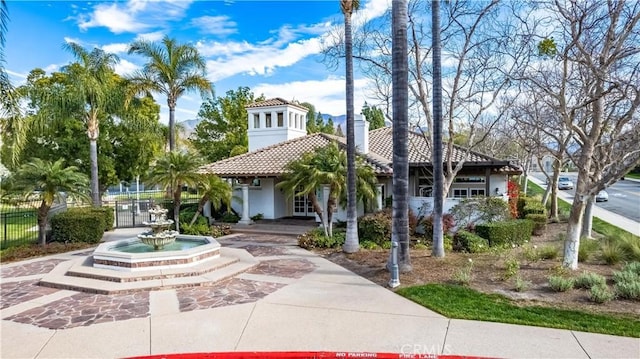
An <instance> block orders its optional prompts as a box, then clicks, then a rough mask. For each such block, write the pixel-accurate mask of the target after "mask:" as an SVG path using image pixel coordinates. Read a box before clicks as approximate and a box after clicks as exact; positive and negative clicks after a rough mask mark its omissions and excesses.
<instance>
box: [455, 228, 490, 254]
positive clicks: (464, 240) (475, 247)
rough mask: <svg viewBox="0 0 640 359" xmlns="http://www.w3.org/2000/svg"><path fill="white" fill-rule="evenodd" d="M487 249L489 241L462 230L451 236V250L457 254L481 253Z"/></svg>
mask: <svg viewBox="0 0 640 359" xmlns="http://www.w3.org/2000/svg"><path fill="white" fill-rule="evenodd" d="M488 249H489V241H488V240H486V239H485V238H482V237H480V236H478V235H477V234H475V233H471V232H468V231H465V230H463V229H461V230H459V231H458V232H456V234H455V235H454V236H453V250H455V251H458V252H468V253H481V252H485V251H487V250H488Z"/></svg>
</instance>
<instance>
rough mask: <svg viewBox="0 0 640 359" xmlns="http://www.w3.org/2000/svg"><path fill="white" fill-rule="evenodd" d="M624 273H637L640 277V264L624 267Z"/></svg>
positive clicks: (631, 263)
mask: <svg viewBox="0 0 640 359" xmlns="http://www.w3.org/2000/svg"><path fill="white" fill-rule="evenodd" d="M622 271H623V272H630V273H635V274H637V275H638V276H640V262H630V263H627V264H625V265H624V267H622Z"/></svg>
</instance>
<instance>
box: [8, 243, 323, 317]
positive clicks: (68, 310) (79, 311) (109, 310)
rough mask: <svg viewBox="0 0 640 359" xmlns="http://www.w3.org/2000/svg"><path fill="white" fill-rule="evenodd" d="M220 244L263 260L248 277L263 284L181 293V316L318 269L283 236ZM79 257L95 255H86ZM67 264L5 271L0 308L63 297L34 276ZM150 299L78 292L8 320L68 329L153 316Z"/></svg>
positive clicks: (231, 282) (259, 293)
mask: <svg viewBox="0 0 640 359" xmlns="http://www.w3.org/2000/svg"><path fill="white" fill-rule="evenodd" d="M221 243H222V244H223V245H227V246H230V247H236V248H244V249H245V250H247V251H248V252H249V253H251V254H252V255H254V256H255V257H257V258H258V259H260V258H261V257H262V258H264V259H263V260H262V261H261V262H260V263H259V264H258V265H257V266H256V267H254V268H252V269H251V270H249V271H248V272H246V273H248V274H252V275H263V276H265V278H264V280H261V279H260V277H259V276H258V277H256V276H254V277H252V278H251V279H242V278H237V277H234V278H230V279H228V280H225V281H223V282H218V283H214V284H212V285H211V286H203V287H191V288H181V289H176V296H177V299H178V302H179V309H180V311H183V312H186V311H193V310H201V309H207V308H215V307H221V306H230V305H236V304H242V303H251V302H255V301H257V300H259V299H261V298H264V297H265V296H267V295H269V294H271V293H274V292H275V291H277V290H279V289H281V288H283V287H284V286H286V284H282V283H278V280H269V277H284V278H288V280H291V279H299V278H302V277H303V276H304V275H305V274H308V273H310V272H312V271H313V270H314V268H315V265H314V264H313V263H311V262H309V261H308V260H306V259H300V258H295V257H292V256H293V255H294V254H293V253H292V252H290V251H289V250H288V249H287V245H290V244H292V243H291V239H284V240H283V239H282V237H279V236H275V235H251V236H247V235H244V236H238V237H235V238H233V239H232V240H225V241H221ZM79 253H83V254H85V255H89V254H91V252H87V251H83V252H79ZM65 260H66V259H55V258H54V259H51V258H50V259H43V260H41V261H34V262H30V263H26V264H23V265H15V266H14V265H11V266H10V267H2V268H1V270H2V277H6V278H9V277H11V278H12V279H13V281H3V282H2V283H0V294H1V296H2V298H1V307H0V309H5V308H9V307H13V306H15V305H18V304H21V303H24V302H27V301H30V300H34V299H37V298H40V297H43V296H46V295H50V294H53V293H56V292H58V291H59V290H57V289H53V288H47V287H40V286H38V285H37V283H38V279H34V278H33V276H34V275H36V276H37V275H44V274H47V273H48V272H49V271H51V270H52V269H53V268H54V267H55V266H56V265H57V264H59V263H61V262H64V261H65ZM28 276H29V277H28ZM20 277H28V280H27V278H25V280H20ZM36 278H37V277H36ZM256 278H258V279H256ZM149 297H150V294H149V292H148V291H143V292H136V293H133V294H113V295H102V294H90V293H77V294H72V295H69V296H67V297H64V298H62V299H57V300H54V301H52V302H50V303H47V304H43V305H38V306H35V307H31V309H28V310H25V311H23V312H20V313H16V314H13V313H12V314H13V315H10V316H8V317H6V318H3V320H10V321H13V322H17V323H24V324H30V325H34V326H38V327H43V328H49V329H68V328H74V327H79V326H88V325H92V324H97V323H104V322H113V321H120V320H127V319H132V318H144V317H148V316H150V315H151V313H150V304H149V303H150V302H149Z"/></svg>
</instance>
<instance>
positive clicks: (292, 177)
mask: <svg viewBox="0 0 640 359" xmlns="http://www.w3.org/2000/svg"><path fill="white" fill-rule="evenodd" d="M346 165H347V155H346V152H345V151H343V150H341V149H340V148H339V147H338V144H337V143H336V142H332V143H331V144H329V145H328V146H326V147H323V148H320V149H318V150H317V151H315V152H309V153H306V154H304V155H303V156H302V158H300V159H298V160H295V161H292V162H290V163H289V164H288V165H287V173H285V175H284V176H283V180H282V182H280V183H278V184H277V187H279V188H282V189H283V190H284V191H285V193H286V194H287V195H288V196H307V197H308V199H309V200H310V201H311V204H312V205H313V209H314V211H315V212H316V214H317V215H318V217H320V221H321V222H322V227H323V229H324V232H325V236H328V237H332V236H333V224H332V223H333V214H334V212H335V209H334V208H335V207H336V205H337V204H338V201H340V202H341V203H344V200H345V199H346V196H347V191H346V186H345V185H346V176H347V168H346ZM356 172H357V174H358V182H357V185H358V191H357V192H358V194H359V195H361V197H360V198H361V199H362V200H365V201H366V200H370V199H374V198H375V194H376V189H375V184H376V182H377V179H376V176H375V173H374V171H373V169H372V168H371V167H369V166H367V165H365V164H364V161H362V159H359V160H358V161H356ZM323 186H329V198H328V199H327V213H324V212H323V208H322V205H321V204H320V202H319V201H318V197H317V195H316V191H318V190H320V189H321V188H322V187H323Z"/></svg>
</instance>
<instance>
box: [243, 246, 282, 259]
mask: <svg viewBox="0 0 640 359" xmlns="http://www.w3.org/2000/svg"><path fill="white" fill-rule="evenodd" d="M239 248H242V249H244V250H246V251H247V252H249V253H251V255H252V256H254V257H271V256H282V255H286V254H289V252H288V251H287V249H286V248H283V247H275V246H274V247H267V246H258V245H252V244H250V245H247V246H240V247H239Z"/></svg>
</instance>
